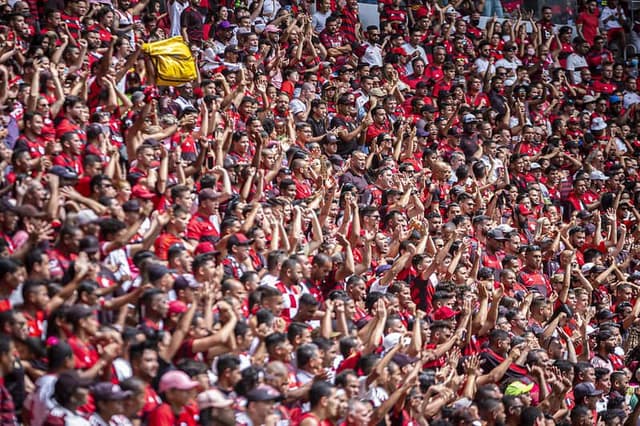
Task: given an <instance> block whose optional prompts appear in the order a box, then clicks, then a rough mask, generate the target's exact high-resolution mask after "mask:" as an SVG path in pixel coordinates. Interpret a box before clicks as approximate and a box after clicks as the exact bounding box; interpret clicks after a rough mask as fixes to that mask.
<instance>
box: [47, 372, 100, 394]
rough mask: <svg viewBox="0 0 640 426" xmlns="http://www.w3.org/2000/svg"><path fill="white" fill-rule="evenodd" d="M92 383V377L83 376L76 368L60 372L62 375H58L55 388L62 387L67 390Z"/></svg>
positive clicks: (86, 386)
mask: <svg viewBox="0 0 640 426" xmlns="http://www.w3.org/2000/svg"><path fill="white" fill-rule="evenodd" d="M91 383H92V381H91V379H83V378H81V377H80V376H79V375H78V372H77V371H76V370H69V371H64V372H62V373H60V375H59V376H58V380H56V384H55V388H56V389H58V388H61V389H65V390H67V389H75V388H88V387H89V386H90V385H91ZM56 393H57V392H56Z"/></svg>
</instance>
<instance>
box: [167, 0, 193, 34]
mask: <svg viewBox="0 0 640 426" xmlns="http://www.w3.org/2000/svg"><path fill="white" fill-rule="evenodd" d="M187 7H189V2H188V1H187V2H185V3H180V1H179V0H175V1H174V2H172V3H171V5H170V6H169V19H170V20H171V33H170V34H171V37H175V36H179V35H180V15H182V12H183V11H184V10H185V9H186V8H187Z"/></svg>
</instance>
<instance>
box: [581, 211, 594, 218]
mask: <svg viewBox="0 0 640 426" xmlns="http://www.w3.org/2000/svg"><path fill="white" fill-rule="evenodd" d="M590 217H593V213H591V212H590V211H589V210H580V211H579V212H578V219H589V218H590Z"/></svg>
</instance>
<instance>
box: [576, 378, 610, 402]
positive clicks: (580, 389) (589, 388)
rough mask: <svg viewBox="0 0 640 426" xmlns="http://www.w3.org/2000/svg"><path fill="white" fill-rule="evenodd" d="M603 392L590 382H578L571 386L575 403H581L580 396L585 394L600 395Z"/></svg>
mask: <svg viewBox="0 0 640 426" xmlns="http://www.w3.org/2000/svg"><path fill="white" fill-rule="evenodd" d="M603 393H604V391H601V390H597V389H596V387H595V386H594V385H593V383H591V382H582V383H578V384H577V385H576V387H575V388H573V396H574V397H575V400H576V403H582V398H584V397H585V396H600V395H602V394H603Z"/></svg>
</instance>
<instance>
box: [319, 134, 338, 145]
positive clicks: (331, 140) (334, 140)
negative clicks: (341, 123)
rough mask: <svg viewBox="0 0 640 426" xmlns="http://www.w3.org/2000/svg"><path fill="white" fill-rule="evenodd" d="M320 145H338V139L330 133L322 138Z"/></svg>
mask: <svg viewBox="0 0 640 426" xmlns="http://www.w3.org/2000/svg"><path fill="white" fill-rule="evenodd" d="M322 143H323V144H324V145H331V144H332V143H338V138H337V137H336V135H333V134H331V133H327V135H326V136H325V137H324V140H323V141H322Z"/></svg>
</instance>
